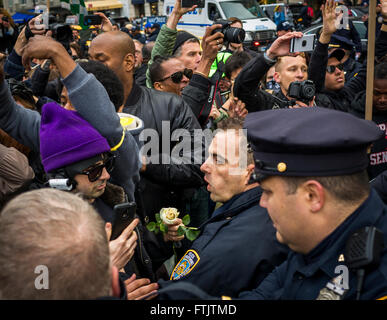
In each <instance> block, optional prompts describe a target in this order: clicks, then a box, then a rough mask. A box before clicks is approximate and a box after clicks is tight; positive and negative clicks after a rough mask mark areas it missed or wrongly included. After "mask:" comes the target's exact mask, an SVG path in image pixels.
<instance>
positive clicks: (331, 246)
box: [239, 190, 387, 300]
mask: <svg viewBox="0 0 387 320" xmlns="http://www.w3.org/2000/svg"><path fill="white" fill-rule="evenodd" d="M386 218H387V208H386V207H385V206H384V204H383V202H382V201H381V199H380V198H379V196H378V195H377V194H376V192H375V191H374V190H372V191H371V193H370V196H369V197H368V198H367V200H366V201H365V202H363V204H362V205H361V206H360V207H359V208H358V209H357V210H356V211H355V212H354V213H353V214H352V215H351V216H349V217H348V218H347V219H346V220H345V221H344V222H343V223H342V224H341V225H340V226H339V227H338V228H337V229H336V230H335V231H333V232H332V233H331V234H330V235H329V236H328V237H327V238H325V239H324V240H323V241H322V242H321V243H320V244H319V245H317V247H315V248H314V249H313V250H312V251H311V252H310V253H309V254H307V255H302V254H300V253H295V252H292V253H290V254H289V257H288V260H287V261H285V262H284V263H283V264H281V265H280V266H279V267H277V268H276V269H275V270H274V271H273V272H272V273H271V274H270V275H269V276H268V277H267V278H266V279H264V280H263V281H262V283H261V284H260V286H258V287H257V288H256V289H255V290H254V291H250V292H242V293H241V294H240V295H239V298H241V299H269V300H281V299H282V300H289V299H292V300H293V299H297V300H298V299H300V300H314V299H316V298H317V297H318V296H319V294H320V292H321V290H322V289H324V288H325V287H326V285H327V283H328V282H329V281H330V280H332V279H334V278H336V277H338V276H339V274H338V273H335V269H336V267H337V266H339V265H345V258H344V261H341V260H342V259H340V257H342V254H343V253H344V247H345V244H346V241H347V239H348V238H349V236H350V235H351V234H352V233H353V232H354V231H356V230H358V229H360V228H362V227H364V226H375V227H377V228H378V229H379V230H380V231H382V232H383V233H384V243H387V219H386ZM339 260H340V261H339ZM348 278H349V279H348V286H349V289H348V291H347V292H346V293H344V295H343V296H341V298H343V299H355V296H356V284H357V277H356V273H354V272H353V271H351V270H349V277H348ZM339 296H340V295H339ZM386 296H387V249H386V248H385V249H384V250H383V252H382V257H381V260H380V264H379V265H378V266H377V267H376V268H374V269H372V270H369V271H368V272H367V271H366V273H365V278H364V283H363V289H362V294H361V296H360V299H361V300H363V299H364V300H370V299H381V298H383V297H384V298H386Z"/></svg>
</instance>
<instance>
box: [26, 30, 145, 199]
mask: <svg viewBox="0 0 387 320" xmlns="http://www.w3.org/2000/svg"><path fill="white" fill-rule="evenodd" d="M32 57H37V58H41V59H42V58H49V59H52V60H53V61H54V63H55V64H56V65H57V67H58V70H59V72H60V74H61V76H62V78H63V83H64V85H65V86H66V88H67V90H68V93H69V98H70V100H71V102H72V105H73V106H74V107H75V108H76V110H77V111H78V112H79V114H80V115H81V116H82V117H83V118H84V119H85V120H87V121H88V122H89V123H90V124H91V125H92V126H93V127H94V128H96V129H97V130H98V131H99V132H100V133H101V135H102V136H104V137H105V138H106V139H107V141H108V142H109V145H110V146H111V147H112V151H115V150H116V151H115V152H116V153H118V154H119V157H118V158H117V161H116V166H115V170H114V171H113V173H112V180H113V181H114V182H115V183H117V184H119V185H121V186H122V187H123V188H124V189H125V191H126V192H127V193H128V195H129V196H130V197H133V194H134V181H137V180H138V179H139V169H140V160H139V148H138V145H137V143H136V141H135V139H134V138H133V136H132V135H131V133H130V132H128V131H126V132H124V130H123V128H122V126H121V124H120V120H119V117H118V115H117V113H116V111H115V108H114V106H113V103H112V102H111V101H110V99H109V96H108V94H107V92H106V90H105V88H104V87H103V86H102V84H101V83H100V82H99V81H98V80H97V79H96V78H95V77H94V75H92V74H88V73H86V72H85V71H84V70H83V69H82V68H81V67H80V66H78V65H77V64H76V63H75V62H74V61H73V59H72V58H71V57H70V56H69V55H68V53H67V51H66V50H65V49H64V47H63V46H62V45H61V44H59V43H58V42H56V41H55V40H53V39H51V38H47V37H39V36H35V37H34V38H33V39H31V40H30V41H29V43H28V44H27V46H26V48H25V50H24V54H23V63H24V65H25V66H26V67H28V62H29V60H30V58H32Z"/></svg>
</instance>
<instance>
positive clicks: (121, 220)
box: [110, 202, 137, 240]
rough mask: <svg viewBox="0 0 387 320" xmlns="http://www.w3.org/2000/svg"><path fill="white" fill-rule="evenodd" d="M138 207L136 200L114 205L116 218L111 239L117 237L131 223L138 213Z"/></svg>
mask: <svg viewBox="0 0 387 320" xmlns="http://www.w3.org/2000/svg"><path fill="white" fill-rule="evenodd" d="M136 208H137V206H136V203H135V202H125V203H120V204H117V205H115V206H114V213H115V219H114V221H113V226H112V235H111V237H110V240H114V239H117V238H118V237H119V236H120V235H121V233H122V231H124V229H125V228H126V227H127V226H128V225H130V224H131V222H132V221H133V220H134V217H135V214H136Z"/></svg>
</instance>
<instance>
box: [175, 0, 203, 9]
mask: <svg viewBox="0 0 387 320" xmlns="http://www.w3.org/2000/svg"><path fill="white" fill-rule="evenodd" d="M205 3H206V1H205V0H181V6H182V8H191V7H192V6H194V5H195V4H196V5H197V8H204V5H205Z"/></svg>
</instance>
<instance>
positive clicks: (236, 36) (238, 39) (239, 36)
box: [212, 20, 246, 43]
mask: <svg viewBox="0 0 387 320" xmlns="http://www.w3.org/2000/svg"><path fill="white" fill-rule="evenodd" d="M214 24H221V25H222V27H221V28H218V29H215V30H214V31H213V32H212V34H215V33H217V32H221V33H223V34H224V38H223V40H224V42H232V43H242V42H243V41H244V40H245V34H246V32H245V30H243V29H241V28H235V27H230V25H231V24H232V22H231V21H228V20H216V21H215V22H214Z"/></svg>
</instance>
